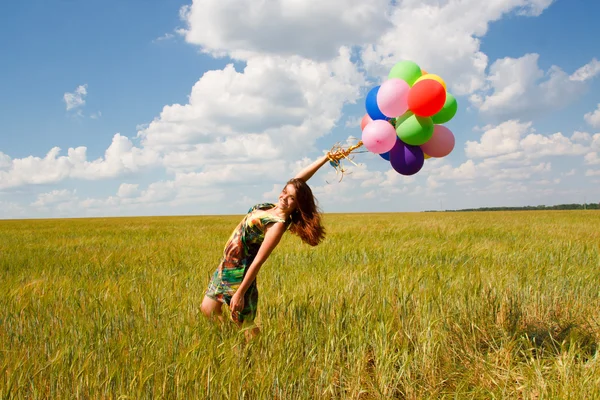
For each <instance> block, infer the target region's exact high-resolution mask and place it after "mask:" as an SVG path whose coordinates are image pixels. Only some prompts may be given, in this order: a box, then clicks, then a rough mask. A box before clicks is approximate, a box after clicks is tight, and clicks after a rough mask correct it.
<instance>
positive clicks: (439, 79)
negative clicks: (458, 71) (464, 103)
mask: <svg viewBox="0 0 600 400" xmlns="http://www.w3.org/2000/svg"><path fill="white" fill-rule="evenodd" d="M425 79H433V80H434V81H438V82H439V83H441V84H442V86H443V87H444V90H447V89H446V82H444V80H443V79H442V78H440V77H439V76H437V75H436V74H425V75H421V76H420V77H419V79H417V80H416V81H415V83H417V82H419V81H422V80H425Z"/></svg>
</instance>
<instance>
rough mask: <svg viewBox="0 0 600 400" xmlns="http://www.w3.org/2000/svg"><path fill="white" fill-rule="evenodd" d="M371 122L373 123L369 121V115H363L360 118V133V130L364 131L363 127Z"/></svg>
mask: <svg viewBox="0 0 600 400" xmlns="http://www.w3.org/2000/svg"><path fill="white" fill-rule="evenodd" d="M371 121H373V120H372V119H371V117H370V116H369V114H365V115H364V116H363V117H362V120H361V121H360V130H361V131H362V130H364V129H365V126H367V124H368V123H369V122H371Z"/></svg>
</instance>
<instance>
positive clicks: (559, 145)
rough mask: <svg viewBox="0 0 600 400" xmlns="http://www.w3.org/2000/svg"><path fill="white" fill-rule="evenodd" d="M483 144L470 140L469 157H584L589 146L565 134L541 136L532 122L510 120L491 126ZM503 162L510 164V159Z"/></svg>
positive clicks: (483, 139) (486, 130)
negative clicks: (534, 128) (533, 127)
mask: <svg viewBox="0 0 600 400" xmlns="http://www.w3.org/2000/svg"><path fill="white" fill-rule="evenodd" d="M484 130H485V132H484V133H483V135H482V136H481V139H480V141H479V142H475V141H467V142H466V144H465V154H466V155H467V157H469V158H487V157H495V156H500V155H511V154H512V155H513V157H518V158H528V159H533V158H539V157H544V156H569V155H581V154H584V153H585V152H586V151H587V150H588V147H586V146H584V145H582V144H579V143H575V142H574V141H572V140H571V139H569V138H568V137H566V136H563V134H562V133H560V132H558V133H554V134H552V135H549V136H546V135H540V134H537V133H535V131H534V130H533V129H532V124H531V122H526V123H521V122H519V121H515V120H510V121H506V122H503V123H501V124H499V125H497V126H491V125H490V126H487V127H485V128H484ZM502 161H504V162H505V161H507V159H506V157H504V158H503V160H502Z"/></svg>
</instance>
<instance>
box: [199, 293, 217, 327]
mask: <svg viewBox="0 0 600 400" xmlns="http://www.w3.org/2000/svg"><path fill="white" fill-rule="evenodd" d="M222 306H223V303H221V302H220V301H217V300H214V299H211V298H210V297H208V296H204V299H202V305H201V306H200V311H202V314H204V315H205V316H207V317H208V318H211V319H213V318H216V319H218V320H219V321H220V322H223V311H222V310H221V307H222Z"/></svg>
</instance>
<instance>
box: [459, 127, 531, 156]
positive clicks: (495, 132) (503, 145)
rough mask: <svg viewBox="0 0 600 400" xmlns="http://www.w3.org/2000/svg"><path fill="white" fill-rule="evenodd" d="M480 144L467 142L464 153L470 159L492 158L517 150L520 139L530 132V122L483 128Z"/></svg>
mask: <svg viewBox="0 0 600 400" xmlns="http://www.w3.org/2000/svg"><path fill="white" fill-rule="evenodd" d="M483 129H484V130H485V133H484V134H483V135H482V136H481V141H480V142H473V141H467V142H466V144H465V153H466V155H467V157H470V158H482V157H492V156H497V155H501V154H507V153H513V152H516V151H517V150H519V142H520V141H521V137H523V136H524V135H525V133H527V132H531V131H532V124H531V122H525V123H521V122H519V121H514V120H511V121H507V122H504V123H502V124H500V125H498V126H495V127H494V126H491V125H489V126H487V127H484V128H483Z"/></svg>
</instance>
